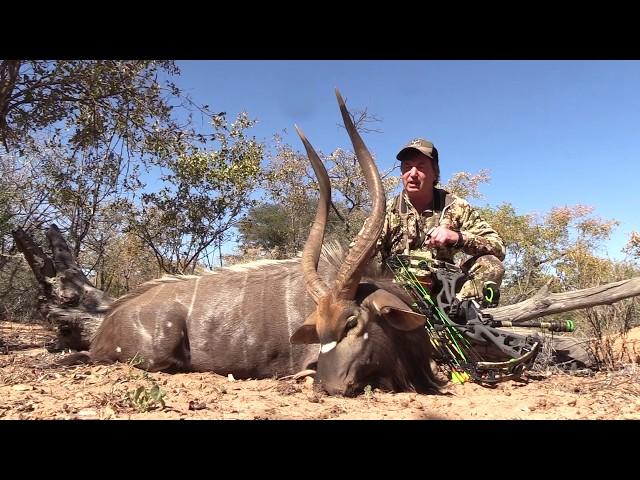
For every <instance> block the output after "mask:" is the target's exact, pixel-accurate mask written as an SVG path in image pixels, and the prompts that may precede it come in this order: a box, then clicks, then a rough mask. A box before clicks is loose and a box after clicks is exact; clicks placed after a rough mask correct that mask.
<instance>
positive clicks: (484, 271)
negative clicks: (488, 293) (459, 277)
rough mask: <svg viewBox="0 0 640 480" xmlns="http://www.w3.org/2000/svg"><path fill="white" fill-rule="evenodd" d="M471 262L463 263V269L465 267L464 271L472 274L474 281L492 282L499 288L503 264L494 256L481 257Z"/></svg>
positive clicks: (502, 274) (502, 275)
mask: <svg viewBox="0 0 640 480" xmlns="http://www.w3.org/2000/svg"><path fill="white" fill-rule="evenodd" d="M471 260H472V261H470V262H469V263H468V264H467V262H465V265H464V266H463V267H467V268H466V269H465V270H466V271H468V272H469V273H470V274H473V277H474V278H475V279H476V280H480V281H485V282H487V281H492V282H495V283H496V284H497V285H498V286H500V284H501V283H502V278H503V277H504V271H505V269H504V264H503V263H502V262H501V261H500V259H499V258H498V257H496V256H495V255H482V256H481V257H476V258H474V259H471Z"/></svg>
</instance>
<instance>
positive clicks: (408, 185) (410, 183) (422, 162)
mask: <svg viewBox="0 0 640 480" xmlns="http://www.w3.org/2000/svg"><path fill="white" fill-rule="evenodd" d="M400 172H401V173H402V183H403V185H404V188H405V190H406V191H407V192H408V193H419V192H425V191H427V190H429V189H431V188H433V181H434V180H435V178H436V174H435V172H434V171H433V164H432V163H431V159H430V158H429V157H427V156H426V155H424V154H423V153H420V152H418V151H416V152H415V153H412V154H410V155H407V157H406V158H405V159H404V160H403V161H402V162H400Z"/></svg>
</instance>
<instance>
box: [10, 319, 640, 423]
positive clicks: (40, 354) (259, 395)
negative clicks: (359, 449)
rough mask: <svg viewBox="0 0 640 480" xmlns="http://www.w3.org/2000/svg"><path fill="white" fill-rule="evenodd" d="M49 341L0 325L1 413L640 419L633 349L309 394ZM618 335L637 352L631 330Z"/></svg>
mask: <svg viewBox="0 0 640 480" xmlns="http://www.w3.org/2000/svg"><path fill="white" fill-rule="evenodd" d="M51 339H52V334H51V333H50V332H48V331H46V330H45V329H43V328H42V327H40V326H38V325H35V324H17V323H9V322H0V419H213V420H221V419H244V420H247V419H307V420H312V419H337V420H339V419H351V420H353V419H483V420H487V419H640V366H638V364H637V361H638V360H637V356H636V355H632V356H631V357H630V359H631V362H630V363H628V364H627V365H626V366H625V368H623V369H622V370H619V371H615V372H598V373H595V374H591V375H584V374H583V375H569V374H563V373H554V374H550V373H547V374H541V373H533V372H532V373H529V374H526V375H525V376H524V377H523V381H519V382H515V381H509V382H505V383H501V384H498V385H497V386H495V387H493V388H487V387H482V386H480V385H477V384H474V383H466V384H464V385H456V384H452V383H450V384H449V385H448V386H447V387H445V389H444V390H443V393H442V394H441V395H419V394H415V393H398V394H393V393H385V392H380V391H378V390H374V391H372V392H371V391H369V392H366V393H365V394H363V395H361V396H360V397H358V398H340V397H330V396H327V395H324V394H322V393H318V392H316V391H314V388H313V386H312V384H311V383H310V382H309V380H310V379H309V380H299V381H296V380H275V379H267V380H244V381H241V380H234V379H232V378H227V377H223V376H220V375H216V374H213V373H185V374H166V373H147V372H144V371H142V370H139V369H136V368H134V367H132V366H130V365H124V364H119V365H90V366H86V365H85V366H74V367H60V366H55V365H53V362H54V361H55V360H56V359H58V358H60V356H61V354H52V353H48V352H47V350H46V349H45V348H44V345H45V344H46V343H47V342H48V341H50V340H51ZM627 342H628V343H627V345H626V347H627V350H629V351H632V352H635V351H640V348H638V347H639V346H640V328H636V329H634V330H632V331H631V332H630V333H629V335H628V337H627ZM632 357H633V358H632ZM162 402H163V403H164V405H163V404H162Z"/></svg>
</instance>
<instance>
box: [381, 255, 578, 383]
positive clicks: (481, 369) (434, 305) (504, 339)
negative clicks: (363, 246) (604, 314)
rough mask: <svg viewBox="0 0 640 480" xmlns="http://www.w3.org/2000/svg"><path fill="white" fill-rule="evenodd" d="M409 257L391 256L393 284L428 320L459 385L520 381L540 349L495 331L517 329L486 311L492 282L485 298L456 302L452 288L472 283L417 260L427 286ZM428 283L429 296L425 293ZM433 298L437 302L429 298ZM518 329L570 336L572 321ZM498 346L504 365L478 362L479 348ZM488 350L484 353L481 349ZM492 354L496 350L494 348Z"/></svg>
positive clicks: (495, 294)
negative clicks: (468, 381) (428, 278)
mask: <svg viewBox="0 0 640 480" xmlns="http://www.w3.org/2000/svg"><path fill="white" fill-rule="evenodd" d="M412 260H414V262H415V260H416V258H415V257H411V256H410V255H393V256H391V257H389V258H388V259H387V261H386V263H387V265H388V266H389V268H390V269H391V271H392V272H393V274H394V277H395V281H396V283H398V284H399V285H402V286H403V287H404V289H405V290H406V291H407V292H408V293H409V294H410V295H411V297H412V298H413V300H414V303H413V305H412V308H413V309H414V310H415V311H416V312H418V313H420V314H422V315H424V316H425V317H426V323H425V328H426V330H427V334H428V337H429V340H430V341H431V344H432V345H433V347H434V350H435V353H436V361H438V363H440V364H441V365H442V364H444V365H445V366H446V367H448V369H449V370H450V371H451V377H452V379H454V380H457V381H459V382H463V381H464V380H465V379H466V378H471V379H473V380H475V381H476V382H478V383H487V384H494V383H498V382H501V381H504V380H510V379H514V378H518V377H519V376H520V375H521V374H522V373H523V372H524V371H525V370H526V369H528V368H531V366H532V365H533V362H534V361H535V359H536V356H537V355H538V352H539V350H540V346H541V345H540V342H539V341H538V339H537V338H536V337H534V336H530V335H526V336H524V335H519V334H515V333H510V332H505V331H502V330H498V328H499V327H511V326H516V325H514V324H512V322H505V321H498V320H494V319H493V317H492V316H491V314H490V313H488V312H487V309H490V308H491V307H494V306H496V305H497V300H498V298H499V291H498V289H497V285H495V283H487V284H485V286H484V288H483V297H482V300H480V302H481V303H478V301H477V300H475V299H464V300H460V299H458V298H456V295H455V293H456V292H455V289H456V285H458V284H459V283H461V282H464V281H466V280H467V279H469V278H471V277H472V275H470V274H468V273H465V272H464V271H463V270H462V269H461V268H460V267H458V266H457V265H454V264H451V263H447V262H443V261H440V260H426V259H424V258H419V259H418V262H419V266H420V269H421V270H427V271H428V272H430V274H431V277H432V279H431V282H426V283H425V282H424V279H419V278H418V277H417V276H416V275H415V273H414V271H413V269H412V268H411V266H412ZM425 284H430V285H431V288H430V291H427V289H425ZM432 294H434V295H435V301H434V300H433V298H432V296H431V295H432ZM517 326H519V327H537V328H545V329H547V330H549V331H552V332H572V331H573V330H574V329H575V328H574V324H573V322H571V321H570V320H569V321H566V322H557V321H552V322H542V321H539V320H532V321H528V322H523V323H518V324H517ZM482 346H485V347H489V348H490V347H492V346H493V347H497V348H498V349H499V351H500V352H501V354H502V355H503V356H504V355H506V356H507V357H510V358H509V360H507V361H502V362H491V361H486V360H485V359H483V358H482V356H481V354H480V352H479V350H481V348H479V347H482ZM485 350H486V349H485ZM494 350H495V348H494Z"/></svg>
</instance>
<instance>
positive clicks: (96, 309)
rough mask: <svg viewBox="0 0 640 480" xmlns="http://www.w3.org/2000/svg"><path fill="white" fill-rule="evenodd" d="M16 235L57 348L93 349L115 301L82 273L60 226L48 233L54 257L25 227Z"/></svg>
mask: <svg viewBox="0 0 640 480" xmlns="http://www.w3.org/2000/svg"><path fill="white" fill-rule="evenodd" d="M12 233H13V239H14V241H15V243H16V247H17V248H18V250H19V251H20V252H21V253H22V254H23V255H24V257H25V259H26V260H27V263H28V264H29V266H30V267H31V270H32V271H33V273H34V275H35V277H36V279H37V281H38V285H39V290H40V291H39V294H38V310H39V312H40V314H41V315H42V317H43V318H44V319H45V320H46V321H47V322H49V323H50V324H52V325H53V326H54V328H56V330H57V334H58V335H57V342H56V345H55V347H53V349H55V350H62V349H66V348H70V349H74V350H85V349H87V348H89V343H90V340H91V337H92V336H93V334H94V333H95V331H96V330H97V328H98V327H99V326H100V323H101V322H102V319H103V318H104V314H105V313H106V312H107V310H108V308H109V305H110V304H111V303H112V302H113V299H111V298H110V297H109V296H108V295H107V294H106V293H105V292H103V291H102V290H99V289H97V288H95V287H94V286H93V285H92V284H91V282H89V280H88V279H87V277H86V276H85V275H84V273H82V270H81V269H80V268H79V267H78V265H77V263H76V261H75V259H74V258H73V254H72V253H71V249H70V248H69V245H68V244H67V242H66V241H65V239H64V238H63V236H62V234H61V233H60V230H59V229H58V227H57V226H56V225H51V227H50V228H49V229H48V230H47V232H46V237H47V240H48V241H49V245H50V247H51V252H52V257H53V258H52V257H50V256H49V255H47V254H46V253H45V252H44V250H43V249H42V248H41V247H40V246H39V245H37V244H36V243H35V242H34V241H33V239H32V238H31V236H30V235H28V234H27V233H26V232H25V231H24V230H22V229H21V228H18V229H17V230H15V231H13V232H12Z"/></svg>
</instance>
